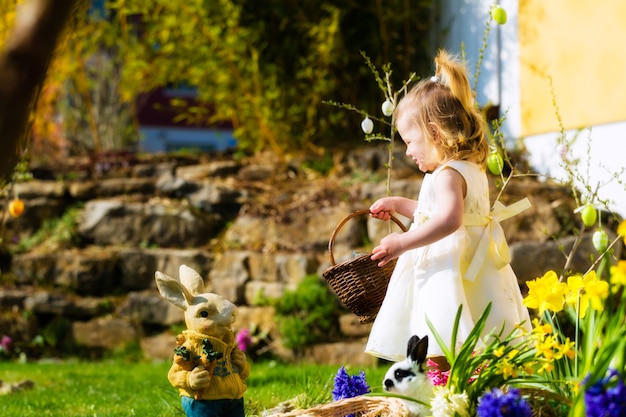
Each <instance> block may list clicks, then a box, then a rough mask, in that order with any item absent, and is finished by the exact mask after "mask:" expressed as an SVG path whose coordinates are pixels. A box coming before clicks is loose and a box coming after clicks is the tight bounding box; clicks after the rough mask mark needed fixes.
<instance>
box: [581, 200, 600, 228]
mask: <svg viewBox="0 0 626 417" xmlns="http://www.w3.org/2000/svg"><path fill="white" fill-rule="evenodd" d="M580 218H581V219H582V221H583V224H584V225H585V226H587V227H591V226H593V225H594V224H595V223H596V220H597V218H598V212H597V211H596V208H595V207H594V206H592V205H591V204H587V205H586V206H585V207H583V209H582V210H581V211H580Z"/></svg>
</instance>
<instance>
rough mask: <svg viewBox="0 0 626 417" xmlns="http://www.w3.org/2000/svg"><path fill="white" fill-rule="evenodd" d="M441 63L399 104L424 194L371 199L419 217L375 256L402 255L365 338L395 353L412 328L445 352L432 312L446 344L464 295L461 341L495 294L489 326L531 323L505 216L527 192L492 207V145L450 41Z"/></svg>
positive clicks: (375, 208)
mask: <svg viewBox="0 0 626 417" xmlns="http://www.w3.org/2000/svg"><path fill="white" fill-rule="evenodd" d="M435 64H436V75H435V76H434V77H432V78H430V79H423V80H421V81H420V82H419V83H417V85H416V86H415V87H413V88H412V89H411V90H410V91H409V92H408V93H407V94H406V95H405V96H404V97H403V99H402V100H401V101H400V102H399V103H398V105H397V107H396V109H395V113H396V114H395V115H396V127H397V129H398V133H399V134H400V136H401V137H402V140H403V141H404V143H405V144H406V146H407V149H406V154H407V156H409V157H410V158H411V159H412V160H413V161H415V163H416V164H417V166H418V168H419V169H420V171H423V172H424V173H426V175H425V176H424V180H423V183H422V187H421V190H420V194H419V200H418V201H415V200H413V199H408V198H404V197H385V198H381V199H380V200H378V201H376V202H375V203H374V204H372V206H371V207H370V212H371V215H372V216H373V217H375V218H378V219H382V220H387V219H389V218H390V216H391V215H393V214H395V213H398V214H401V215H403V216H406V217H409V218H413V224H412V225H411V227H410V229H409V230H408V231H407V232H406V233H402V234H399V233H392V234H390V235H388V236H386V237H385V238H383V239H382V240H381V241H380V244H379V245H378V246H377V247H375V248H374V250H373V251H372V257H371V258H372V260H377V261H378V265H379V266H383V265H385V264H386V263H388V262H390V261H391V260H393V259H395V258H398V262H397V264H396V267H395V269H394V272H393V274H392V276H391V280H390V282H389V287H388V289H387V293H386V295H385V300H384V301H383V304H382V306H381V308H380V311H379V313H378V316H377V318H376V320H375V321H374V324H373V327H372V330H371V333H370V336H369V340H368V343H367V347H366V352H367V353H369V354H371V355H374V356H377V357H380V358H383V359H387V360H390V361H399V360H402V359H404V358H405V357H406V351H405V350H406V344H407V341H408V340H409V338H410V337H411V336H412V335H418V336H419V337H423V336H425V335H428V336H429V339H430V340H431V341H432V343H429V352H428V353H429V356H430V357H439V358H433V359H434V360H435V361H436V362H439V363H441V362H442V361H441V359H442V358H441V355H443V353H442V351H441V349H440V347H439V345H438V344H437V343H436V342H435V339H434V337H433V334H432V332H431V331H430V329H429V327H428V325H427V323H426V318H428V320H430V321H431V322H432V323H433V325H434V328H435V329H436V330H437V333H438V334H439V335H440V336H441V337H442V338H443V340H444V341H445V342H446V344H447V345H448V346H449V343H450V341H451V335H452V331H453V326H454V320H455V316H456V314H457V310H458V307H459V306H460V305H462V306H463V309H462V316H461V320H460V323H459V329H458V339H457V341H458V342H459V343H462V342H463V341H464V340H465V338H466V337H467V335H468V334H469V332H470V331H471V330H472V328H473V327H474V324H475V322H476V320H477V319H478V318H479V317H480V315H481V314H482V313H483V311H484V310H485V308H486V307H487V305H488V304H489V303H491V304H492V306H491V312H490V314H489V316H488V319H487V322H486V324H485V328H484V333H483V335H485V334H487V333H488V332H490V331H492V330H494V329H495V330H500V329H501V328H502V326H503V325H504V333H503V334H504V335H508V334H509V332H510V331H512V330H513V329H515V326H516V325H518V324H520V323H522V322H524V324H523V327H525V328H526V329H530V323H529V322H530V319H529V315H528V310H527V309H526V308H525V307H524V306H523V305H522V295H521V292H520V289H519V286H518V283H517V278H516V276H515V274H514V272H513V270H512V269H511V266H510V265H509V261H510V259H509V256H508V255H509V253H508V246H507V244H506V240H505V239H504V235H503V231H502V228H501V227H500V225H499V223H498V219H500V220H502V219H504V218H506V217H510V216H511V215H513V214H516V211H517V212H519V211H521V210H523V209H525V208H527V206H526V205H525V204H524V203H527V202H528V200H523V201H522V203H521V204H516V205H514V206H516V207H514V208H513V210H511V207H509V208H505V209H504V212H506V211H508V213H506V214H503V212H500V215H498V213H497V212H495V210H494V212H491V210H490V200H489V185H488V181H487V175H486V173H485V165H486V162H485V161H486V159H487V156H488V153H489V145H488V143H487V141H486V139H485V136H484V132H483V124H484V122H483V119H482V115H481V113H480V112H479V111H478V110H477V108H476V107H475V106H474V100H473V94H472V90H471V87H470V83H469V80H468V77H467V73H466V69H465V66H464V65H463V64H462V63H461V62H460V61H458V60H457V59H456V58H455V57H452V56H451V55H449V54H448V53H447V52H445V51H440V52H439V54H438V55H437V57H436V58H435ZM498 204H499V203H498ZM497 207H498V208H502V207H503V206H501V205H498V206H497ZM516 209H517V210H516ZM511 211H512V212H511ZM437 359H438V360H437Z"/></svg>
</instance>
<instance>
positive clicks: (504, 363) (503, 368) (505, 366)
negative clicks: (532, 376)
mask: <svg viewBox="0 0 626 417" xmlns="http://www.w3.org/2000/svg"><path fill="white" fill-rule="evenodd" d="M497 369H498V371H500V373H501V374H502V376H503V377H504V379H509V378H511V377H513V378H516V377H517V375H518V373H517V369H515V366H514V365H513V364H511V363H510V362H509V360H508V359H506V358H505V359H502V360H501V361H499V362H498V364H497Z"/></svg>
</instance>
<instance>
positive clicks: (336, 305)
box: [272, 275, 342, 352]
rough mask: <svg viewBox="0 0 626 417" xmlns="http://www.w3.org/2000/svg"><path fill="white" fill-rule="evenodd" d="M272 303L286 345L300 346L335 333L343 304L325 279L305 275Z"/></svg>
mask: <svg viewBox="0 0 626 417" xmlns="http://www.w3.org/2000/svg"><path fill="white" fill-rule="evenodd" d="M272 304H273V305H274V308H275V309H276V317H277V322H278V329H279V331H280V333H281V335H282V337H283V343H284V345H285V347H287V348H290V349H294V350H295V351H296V352H297V351H299V350H301V349H302V348H304V347H306V346H309V345H312V344H315V343H319V342H323V341H328V340H329V339H332V338H333V337H337V335H338V334H339V324H338V317H339V314H341V312H342V306H341V304H340V302H339V300H338V299H337V297H336V296H335V294H333V293H332V292H331V291H330V289H329V288H328V286H327V285H326V283H325V282H324V281H323V280H322V279H321V278H320V277H318V276H316V275H309V276H306V277H305V278H304V279H303V280H302V282H301V283H300V284H299V285H298V287H297V288H296V289H295V290H291V291H286V292H285V293H284V294H283V296H282V297H281V298H278V299H275V300H274V301H273V302H272Z"/></svg>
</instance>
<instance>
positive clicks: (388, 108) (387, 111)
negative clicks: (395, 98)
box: [381, 99, 393, 116]
mask: <svg viewBox="0 0 626 417" xmlns="http://www.w3.org/2000/svg"><path fill="white" fill-rule="evenodd" d="M381 110H382V111H383V114H384V115H385V116H391V115H392V114H393V103H392V102H391V100H389V99H387V100H385V101H384V102H383V104H382V106H381Z"/></svg>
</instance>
